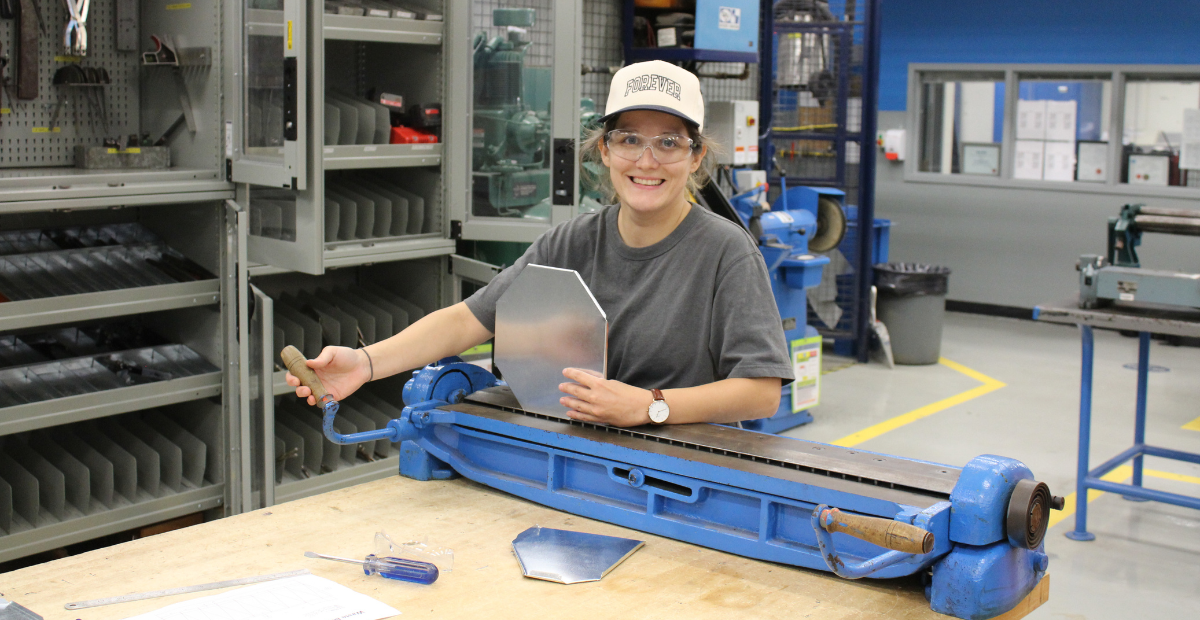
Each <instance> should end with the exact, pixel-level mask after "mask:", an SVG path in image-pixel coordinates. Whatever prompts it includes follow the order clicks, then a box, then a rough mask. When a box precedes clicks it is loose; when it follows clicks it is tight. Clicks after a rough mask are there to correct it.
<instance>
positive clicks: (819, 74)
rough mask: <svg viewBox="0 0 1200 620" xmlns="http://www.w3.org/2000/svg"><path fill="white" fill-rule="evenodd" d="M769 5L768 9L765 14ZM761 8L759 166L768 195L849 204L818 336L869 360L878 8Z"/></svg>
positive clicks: (872, 2) (779, 0) (867, 4)
mask: <svg viewBox="0 0 1200 620" xmlns="http://www.w3.org/2000/svg"><path fill="white" fill-rule="evenodd" d="M768 5H769V6H768ZM827 9H828V10H831V11H832V14H824V15H823V14H821V13H822V11H820V10H819V8H818V7H817V5H816V3H811V2H788V1H787V0H776V1H774V2H765V3H764V7H763V15H764V16H767V17H768V18H767V19H763V20H762V25H761V27H762V31H761V33H760V40H761V41H762V42H763V45H762V58H761V60H760V62H759V68H760V71H761V75H760V79H759V88H760V94H759V106H760V114H759V117H760V118H761V119H762V121H763V124H764V126H766V127H767V128H768V129H769V130H768V131H767V132H766V133H764V134H763V135H762V136H761V137H760V139H759V153H760V158H761V161H760V166H761V167H762V169H763V170H766V171H767V176H768V181H769V182H770V184H771V186H772V188H773V189H774V188H776V187H779V186H780V181H781V179H785V180H786V182H787V184H788V185H789V186H796V185H816V186H826V187H836V188H838V189H842V190H844V191H845V192H846V204H847V205H855V206H856V207H857V209H856V211H855V212H854V214H853V215H852V217H853V218H854V219H853V221H852V222H851V223H852V226H853V227H852V228H851V229H850V230H851V231H852V234H853V236H852V237H849V238H847V239H846V240H845V241H843V244H842V246H841V248H840V249H839V250H838V251H841V250H845V253H846V255H845V263H848V269H847V270H846V271H845V272H844V273H842V274H839V275H837V302H838V306H839V308H841V310H842V313H841V316H840V318H839V320H838V321H837V324H836V325H834V326H826V327H824V328H822V329H821V333H822V335H824V336H827V337H832V338H834V339H835V341H836V342H837V348H838V349H839V350H840V351H839V352H841V353H843V354H852V355H855V356H856V357H858V359H859V360H860V361H863V362H865V361H866V360H867V352H868V348H867V344H868V335H869V331H868V330H869V325H868V323H869V319H870V316H869V299H870V296H869V292H870V287H871V284H872V277H871V273H872V271H871V266H872V264H873V261H872V256H873V252H874V248H873V247H872V246H873V243H874V239H873V236H874V234H875V227H874V221H875V151H876V149H875V128H876V123H877V119H876V115H877V110H878V88H877V86H878V79H879V77H878V76H879V42H880V22H879V14H880V10H879V0H864V1H863V2H851V1H847V2H838V1H834V2H831V3H829V6H828V7H827Z"/></svg>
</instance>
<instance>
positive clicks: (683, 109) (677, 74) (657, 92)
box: [600, 60, 704, 131]
mask: <svg viewBox="0 0 1200 620" xmlns="http://www.w3.org/2000/svg"><path fill="white" fill-rule="evenodd" d="M631 110H657V111H659V112H666V113H668V114H674V115H675V116H678V117H679V118H682V119H683V120H685V121H688V122H690V123H692V124H693V125H695V126H696V129H697V130H698V131H699V130H703V129H704V95H702V94H701V93H700V80H698V79H697V78H696V76H695V75H693V74H692V73H691V72H689V71H687V70H685V69H683V68H681V67H677V66H675V65H673V64H671V63H669V62H664V61H662V60H648V61H646V62H639V63H635V64H632V65H629V66H627V67H622V68H621V70H620V71H617V73H616V75H613V79H612V85H611V86H610V87H609V89H608V105H606V106H604V117H603V118H601V119H600V121H601V122H603V121H607V120H608V119H610V118H613V117H615V116H616V115H618V114H620V113H621V112H629V111H631Z"/></svg>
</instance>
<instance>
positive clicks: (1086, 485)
mask: <svg viewBox="0 0 1200 620" xmlns="http://www.w3.org/2000/svg"><path fill="white" fill-rule="evenodd" d="M1079 334H1080V339H1081V341H1082V345H1083V346H1082V349H1083V353H1082V356H1083V359H1082V364H1081V367H1082V376H1081V378H1080V382H1079V385H1080V387H1079V460H1078V462H1077V468H1076V471H1077V473H1076V482H1075V529H1073V530H1071V531H1070V532H1067V533H1066V537H1067V538H1070V539H1071V540H1095V538H1096V535H1095V534H1092V533H1091V532H1089V531H1087V511H1088V503H1087V491H1088V489H1097V490H1100V491H1108V492H1110V493H1119V494H1121V495H1123V496H1124V497H1125V498H1126V499H1129V500H1133V501H1149V500H1154V501H1157V502H1163V503H1166V504H1174V505H1176V506H1184V507H1186V508H1195V509H1197V510H1200V498H1196V497H1190V496H1187V495H1180V494H1178V493H1167V492H1165V491H1157V490H1154V489H1147V488H1144V487H1143V486H1142V460H1143V458H1144V457H1145V456H1147V455H1149V456H1157V457H1161V458H1165V459H1173V460H1176V461H1186V462H1189V463H1197V464H1200V454H1194V453H1191V452H1182V451H1180V450H1169V449H1167V448H1159V447H1157V446H1148V445H1146V392H1147V387H1148V383H1149V373H1150V332H1140V333H1139V334H1138V371H1137V372H1138V379H1137V406H1136V409H1135V411H1136V414H1135V418H1134V426H1133V447H1132V448H1129V449H1128V450H1125V451H1124V452H1121V453H1120V454H1118V455H1116V456H1114V457H1113V458H1111V459H1109V460H1107V461H1105V462H1104V463H1103V464H1102V465H1100V466H1099V467H1096V468H1095V469H1092V470H1090V471H1089V470H1088V463H1089V457H1090V455H1089V450H1090V444H1091V433H1092V368H1093V360H1094V357H1095V356H1094V353H1095V338H1094V336H1093V334H1092V327H1091V326H1090V325H1080V326H1079ZM1129 460H1132V461H1133V480H1132V484H1120V483H1116V482H1109V481H1107V480H1101V477H1102V476H1104V475H1105V474H1107V473H1109V472H1111V471H1113V470H1114V469H1116V468H1118V467H1120V466H1121V465H1123V464H1124V463H1125V462H1126V461H1129Z"/></svg>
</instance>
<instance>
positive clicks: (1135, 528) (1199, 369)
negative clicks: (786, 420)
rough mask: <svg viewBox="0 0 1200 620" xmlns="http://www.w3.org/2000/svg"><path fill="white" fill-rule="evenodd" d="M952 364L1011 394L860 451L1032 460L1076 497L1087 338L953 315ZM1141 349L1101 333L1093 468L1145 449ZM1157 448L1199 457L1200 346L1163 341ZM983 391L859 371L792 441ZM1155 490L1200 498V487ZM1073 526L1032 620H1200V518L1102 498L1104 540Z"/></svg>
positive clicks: (963, 381)
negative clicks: (1136, 433) (1138, 442)
mask: <svg viewBox="0 0 1200 620" xmlns="http://www.w3.org/2000/svg"><path fill="white" fill-rule="evenodd" d="M942 355H943V357H945V358H947V359H949V360H952V361H954V362H957V363H959V364H962V365H963V366H966V367H968V368H970V369H973V370H975V371H978V372H980V373H983V374H984V375H987V376H989V377H991V378H994V379H997V380H999V381H1003V382H1004V383H1006V384H1007V385H1006V386H1005V387H1002V388H1000V389H998V390H996V391H993V392H990V393H988V394H985V395H983V396H980V397H978V398H975V399H972V400H970V401H967V402H964V403H961V404H958V405H955V406H953V407H950V408H948V409H946V410H944V411H941V412H939V413H935V414H933V415H931V416H929V417H926V418H923V419H920V420H918V421H915V422H913V423H911V424H908V425H906V426H902V427H900V428H897V429H895V430H892V431H890V432H888V433H886V434H883V435H881V436H879V437H876V438H874V439H870V440H868V441H866V442H864V443H861V444H859V447H861V448H863V449H866V450H873V451H878V452H885V453H890V454H895V455H899V456H907V457H912V458H917V459H923V460H929V461H936V462H941V463H947V464H951V465H962V464H964V463H966V462H967V461H969V460H970V459H972V458H973V457H975V456H977V455H980V454H998V455H1002V456H1007V457H1012V458H1016V459H1019V460H1021V461H1024V462H1025V464H1027V465H1028V466H1029V467H1030V469H1032V470H1033V472H1034V474H1035V475H1036V476H1037V478H1038V479H1039V480H1042V481H1044V482H1046V483H1047V484H1048V485H1050V489H1051V491H1052V492H1053V493H1054V494H1055V495H1064V496H1065V495H1067V494H1069V493H1071V492H1073V491H1074V484H1075V466H1076V465H1075V464H1076V454H1077V442H1078V424H1079V417H1078V411H1079V378H1080V377H1079V371H1080V369H1079V364H1080V342H1079V332H1078V330H1077V329H1076V328H1074V327H1068V326H1058V325H1050V324H1042V323H1034V322H1031V321H1017V320H1013V319H1000V318H993V317H983V316H977V315H968V314H959V313H947V315H946V324H945V331H944V336H943V343H942ZM1136 362H1137V340H1136V339H1135V338H1125V337H1122V336H1120V335H1119V334H1116V333H1113V332H1104V331H1097V332H1096V358H1095V389H1094V395H1093V416H1092V443H1091V451H1092V459H1091V464H1092V466H1093V467H1094V466H1096V465H1098V464H1099V463H1101V462H1103V461H1105V460H1107V459H1108V458H1110V457H1112V456H1114V455H1116V454H1117V453H1119V452H1120V451H1122V450H1124V449H1126V448H1128V447H1130V446H1131V445H1132V444H1133V439H1132V438H1133V418H1134V413H1133V411H1134V395H1135V388H1136V383H1137V376H1136V374H1137V373H1136V372H1135V371H1134V370H1131V369H1127V368H1125V365H1126V364H1130V363H1136ZM1150 362H1151V364H1152V365H1155V366H1162V367H1165V368H1166V369H1167V370H1166V371H1165V372H1152V373H1151V374H1150V384H1149V396H1148V399H1147V402H1148V411H1149V413H1148V415H1147V431H1146V440H1147V443H1150V444H1153V445H1159V446H1163V447H1167V448H1174V449H1178V450H1184V451H1188V452H1200V432H1198V431H1192V430H1185V429H1182V428H1181V427H1182V426H1183V425H1185V424H1187V423H1188V422H1190V421H1192V420H1194V419H1196V418H1198V417H1200V380H1198V378H1200V349H1197V348H1191V347H1173V346H1170V345H1167V344H1163V343H1160V342H1158V341H1155V342H1154V343H1153V344H1152V345H1151V352H1150ZM979 385H980V382H979V381H977V380H975V379H973V378H971V377H968V376H966V375H964V374H962V373H960V372H958V371H956V370H953V369H951V368H949V367H947V366H944V365H941V364H938V365H933V366H907V367H906V366H897V367H896V368H895V369H894V370H889V369H888V368H887V367H885V366H883V365H882V364H879V363H871V364H865V365H864V364H859V365H853V366H850V367H848V368H844V369H842V370H837V371H835V372H831V373H829V374H826V375H825V376H824V377H822V386H821V404H820V405H819V406H818V407H816V408H814V410H813V416H814V418H815V420H814V422H813V423H811V424H808V425H805V426H802V427H799V428H797V429H793V430H791V431H788V432H786V433H784V434H785V435H789V436H794V437H799V438H803V439H812V440H816V441H826V442H832V441H836V440H838V439H840V438H842V437H845V436H847V435H849V434H851V433H854V432H856V431H859V430H862V429H864V428H867V427H869V426H871V425H874V424H877V423H879V422H883V421H885V420H888V419H890V418H893V417H895V416H898V415H901V414H903V413H907V412H909V411H912V410H914V409H917V408H919V407H922V406H925V405H928V404H931V403H934V402H937V401H939V400H941V399H944V398H948V397H950V396H953V395H955V394H958V393H960V392H964V391H966V390H969V389H971V388H974V387H976V386H979ZM1145 467H1146V468H1147V470H1157V471H1162V472H1170V473H1174V474H1182V475H1185V476H1190V477H1192V478H1193V479H1194V480H1193V482H1195V481H1200V465H1194V464H1190V463H1182V462H1178V461H1170V460H1165V459H1157V458H1147V459H1146V465H1145ZM1193 482H1180V481H1175V480H1169V479H1162V478H1154V477H1147V478H1146V482H1145V485H1146V486H1147V487H1151V488H1157V489H1161V490H1164V491H1170V492H1176V493H1181V494H1187V495H1191V496H1193V497H1200V484H1195V483H1193ZM1074 523H1075V519H1074V515H1072V516H1071V517H1069V518H1066V519H1064V520H1062V521H1061V522H1059V523H1058V524H1056V525H1054V526H1053V527H1052V528H1051V529H1050V531H1049V533H1048V534H1047V535H1046V549H1047V552H1048V553H1049V555H1050V575H1051V589H1050V600H1049V602H1048V603H1046V604H1045V605H1043V606H1042V607H1041V608H1040V609H1038V610H1037V611H1035V612H1034V613H1033V614H1031V615H1029V616H1028V617H1029V618H1031V619H1033V620H1049V619H1054V620H1085V619H1086V620H1100V619H1108V618H1113V619H1125V618H1154V619H1156V620H1159V619H1163V620H1165V619H1168V618H1170V619H1175V618H1180V619H1183V618H1191V619H1195V618H1200V511H1196V510H1191V509H1187V508H1183V507H1179V506H1172V505H1167V504H1160V503H1157V502H1129V501H1125V500H1123V499H1122V498H1121V497H1119V496H1116V495H1113V494H1103V495H1101V496H1100V497H1097V498H1095V499H1094V500H1093V501H1092V502H1091V503H1090V504H1089V512H1088V530H1089V531H1090V532H1092V533H1094V534H1095V535H1096V540H1094V541H1091V542H1077V541H1072V540H1068V539H1067V538H1066V537H1064V536H1063V534H1064V533H1065V532H1067V531H1070V530H1071V529H1072V528H1073V527H1074Z"/></svg>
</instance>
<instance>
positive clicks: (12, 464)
mask: <svg viewBox="0 0 1200 620" xmlns="http://www.w3.org/2000/svg"><path fill="white" fill-rule="evenodd" d="M226 215H227V211H226V206H225V205H224V204H222V203H198V204H190V205H186V206H180V205H176V206H169V207H165V206H157V205H156V206H147V207H137V208H122V209H106V210H103V211H98V212H97V211H89V210H82V211H76V212H70V213H63V214H47V213H38V212H36V211H34V212H29V213H25V214H22V216H21V217H20V218H14V219H13V220H9V221H8V222H5V223H6V224H7V226H3V227H0V228H3V229H2V230H0V264H2V265H3V268H2V269H0V272H2V273H0V294H3V295H4V296H5V298H7V299H12V301H7V302H6V303H3V304H0V452H2V453H3V454H4V455H5V456H4V457H2V458H0V480H2V481H3V483H2V484H0V487H3V488H4V489H5V490H6V491H7V492H6V493H0V561H4V560H8V559H13V558H18V557H22V556H25V555H28V554H31V553H37V552H40V551H46V550H50V549H54V548H58V547H61V546H63V545H67V544H72V543H77V542H82V541H85V540H89V539H91V538H95V537H98V536H103V535H106V534H112V533H116V532H120V531H124V530H128V529H131V528H136V527H139V526H144V525H149V524H152V523H156V522H158V521H162V520H164V519H169V518H173V517H177V516H182V515H185V514H190V513H195V512H200V511H205V510H212V509H217V508H229V509H230V510H236V508H237V503H236V502H234V501H232V500H233V497H232V489H233V485H230V484H227V481H228V480H229V476H230V475H231V474H233V472H232V471H231V464H230V463H229V462H228V461H227V457H226V455H227V454H228V451H227V450H226V448H225V446H226V445H228V443H229V441H230V439H229V435H228V428H229V426H230V421H231V420H233V419H235V418H236V416H237V413H238V412H237V410H236V409H235V408H233V407H232V406H231V405H232V403H230V402H228V401H226V400H224V399H222V395H223V394H225V393H226V392H227V390H228V389H229V387H228V382H229V376H228V375H227V373H226V372H224V371H223V370H222V368H224V367H226V366H227V359H226V351H227V348H226V346H225V340H226V338H225V326H226V325H227V324H228V323H229V321H228V317H227V313H229V312H233V311H236V307H237V304H236V297H234V296H233V295H232V294H231V291H230V287H229V284H230V282H229V280H227V279H225V278H222V277H221V276H222V275H223V274H224V273H226V272H227V268H228V267H229V266H230V264H231V262H230V258H231V253H230V252H228V249H229V247H230V245H231V243H235V240H231V239H229V238H228V237H227V235H226V233H227V232H228V230H229V222H227V220H226ZM9 222H11V223H9ZM14 224H25V226H24V227H20V228H13V226H14ZM30 225H33V226H32V227H29V226H30ZM172 280H175V281H174V282H172ZM63 293H68V294H63ZM69 293H75V294H69ZM233 389H236V387H235V388H233ZM214 398H215V399H220V400H217V401H216V402H214V401H213V400H212V399H214ZM197 459H198V460H197ZM185 472H190V473H185ZM181 476H182V477H181ZM114 488H115V489H116V491H114ZM231 503H232V504H233V505H231Z"/></svg>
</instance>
